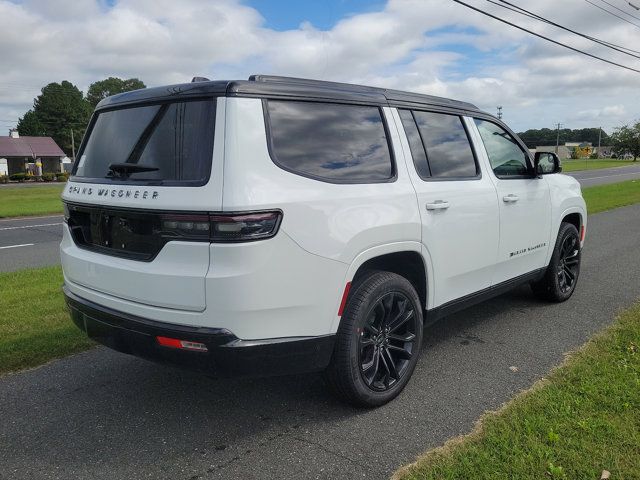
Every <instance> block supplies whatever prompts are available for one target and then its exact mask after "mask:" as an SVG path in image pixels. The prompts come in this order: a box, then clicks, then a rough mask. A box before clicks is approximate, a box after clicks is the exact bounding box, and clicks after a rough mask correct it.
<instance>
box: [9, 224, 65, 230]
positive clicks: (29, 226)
mask: <svg viewBox="0 0 640 480" xmlns="http://www.w3.org/2000/svg"><path fill="white" fill-rule="evenodd" d="M55 225H62V222H60V223H41V224H40V225H22V226H20V227H2V228H0V231H1V230H18V229H20V228H36V227H53V226H55Z"/></svg>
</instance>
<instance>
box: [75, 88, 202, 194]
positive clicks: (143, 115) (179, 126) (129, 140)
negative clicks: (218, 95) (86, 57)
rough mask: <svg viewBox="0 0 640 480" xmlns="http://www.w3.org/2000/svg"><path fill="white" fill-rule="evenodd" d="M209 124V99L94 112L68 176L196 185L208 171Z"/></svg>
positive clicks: (200, 182)
mask: <svg viewBox="0 0 640 480" xmlns="http://www.w3.org/2000/svg"><path fill="white" fill-rule="evenodd" d="M214 120H215V101H214V100H213V99H207V100H194V101H183V102H174V103H162V104H156V105H145V106H138V107H128V108H120V109H117V110H109V111H105V112H99V113H98V114H97V117H96V118H95V121H94V122H93V126H92V128H91V130H90V132H89V134H88V137H87V141H86V144H85V146H84V148H83V150H82V151H81V152H79V160H78V162H77V164H76V166H75V171H74V175H75V176H76V177H86V178H91V179H105V178H106V179H111V180H113V181H118V182H120V181H132V182H145V181H149V182H153V183H161V184H162V185H172V184H173V185H184V184H187V185H188V184H200V185H201V184H203V183H205V182H206V181H207V180H208V179H209V175H210V172H211V161H212V155H213V133H214V132H213V128H214Z"/></svg>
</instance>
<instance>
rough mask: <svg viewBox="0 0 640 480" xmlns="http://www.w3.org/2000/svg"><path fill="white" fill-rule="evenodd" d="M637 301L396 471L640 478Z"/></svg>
mask: <svg viewBox="0 0 640 480" xmlns="http://www.w3.org/2000/svg"><path fill="white" fill-rule="evenodd" d="M638 425H640V304H639V305H636V306H635V307H633V308H631V309H629V310H628V311H626V312H624V313H623V314H622V315H620V317H619V318H618V319H617V321H616V322H615V324H614V325H613V326H611V327H610V328H608V329H606V330H605V331H604V332H602V333H600V334H598V335H596V336H595V337H594V338H593V339H591V340H590V341H589V342H588V343H587V344H586V345H585V346H583V347H582V348H581V349H579V350H578V351H577V352H575V353H573V354H572V355H570V356H569V357H568V358H567V360H566V361H565V362H564V364H563V365H562V366H561V367H559V368H557V369H555V370H554V371H553V372H552V373H551V375H550V376H549V377H548V378H547V379H544V380H542V381H539V382H538V383H536V384H535V385H534V386H533V388H531V389H530V390H529V391H526V392H523V393H521V394H520V395H518V396H517V397H516V398H515V399H514V400H513V401H511V402H509V403H508V404H507V405H506V406H505V407H503V408H502V409H501V410H499V411H498V412H492V413H487V414H485V415H484V416H483V417H482V418H481V420H480V421H479V422H478V424H477V425H476V428H475V430H474V432H473V433H471V434H470V435H468V436H465V437H460V438H457V439H453V440H451V441H449V442H447V443H446V444H445V445H444V446H443V447H440V448H437V449H435V450H432V451H430V452H427V453H426V454H425V455H424V456H422V457H421V458H419V459H418V460H417V462H416V463H414V464H412V465H410V466H408V467H405V468H404V469H402V470H400V471H398V472H397V473H396V475H395V478H396V479H402V480H414V479H424V480H427V479H459V478H474V479H492V480H493V479H497V478H519V479H540V478H555V479H567V478H594V479H595V478H600V475H601V472H602V471H603V470H607V471H609V472H611V478H637V477H638V474H639V472H640V455H639V454H638V452H639V451H638V445H640V429H638Z"/></svg>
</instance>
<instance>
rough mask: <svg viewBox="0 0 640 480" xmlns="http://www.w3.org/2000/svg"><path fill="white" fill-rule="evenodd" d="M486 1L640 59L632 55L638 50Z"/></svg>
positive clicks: (517, 9) (519, 9)
mask: <svg viewBox="0 0 640 480" xmlns="http://www.w3.org/2000/svg"><path fill="white" fill-rule="evenodd" d="M487 1H488V2H489V3H492V4H494V5H498V6H500V7H502V8H506V9H507V10H511V11H512V12H516V13H519V14H521V15H524V16H527V17H529V18H533V19H535V20H539V21H541V22H544V23H547V24H549V25H553V26H554V27H558V28H560V29H562V30H566V31H568V32H571V33H573V34H575V35H578V36H580V37H583V38H586V39H587V40H591V41H592V42H595V43H597V44H600V45H602V46H605V47H607V48H611V49H612V50H616V51H618V52H621V53H624V54H625V55H629V56H631V57H634V58H640V55H634V53H638V54H640V51H638V50H633V49H631V48H627V47H624V46H622V45H616V44H615V43H611V42H607V41H606V40H601V39H599V38H596V37H592V36H591V35H586V34H584V33H580V32H577V31H575V30H572V29H571V28H568V27H565V26H564V25H560V24H558V23H556V22H553V21H551V20H549V19H548V18H545V17H542V16H540V15H538V14H536V13H533V12H530V11H529V10H526V9H524V8H522V7H519V6H517V5H514V4H512V3H509V2H507V1H506V0H500V2H501V3H497V2H495V1H494V0H487ZM502 3H504V4H505V5H502ZM629 52H633V53H629Z"/></svg>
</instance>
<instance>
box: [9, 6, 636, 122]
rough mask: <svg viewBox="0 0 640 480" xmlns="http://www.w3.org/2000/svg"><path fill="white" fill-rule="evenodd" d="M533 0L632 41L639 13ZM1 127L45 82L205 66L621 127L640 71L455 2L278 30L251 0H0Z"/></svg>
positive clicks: (524, 117)
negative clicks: (622, 15)
mask: <svg viewBox="0 0 640 480" xmlns="http://www.w3.org/2000/svg"><path fill="white" fill-rule="evenodd" d="M470 1H472V3H474V4H475V5H478V6H479V7H482V8H486V9H488V10H490V11H492V12H494V13H495V14H497V15H500V16H504V17H508V18H510V19H511V20H513V21H515V22H517V23H518V24H521V25H523V26H525V27H526V28H530V29H532V30H535V31H537V32H540V33H542V34H545V35H548V36H551V37H553V38H556V39H558V40H559V41H563V42H567V43H571V44H572V45H575V46H576V47H578V48H584V49H588V50H589V51H591V52H593V53H595V54H598V55H604V56H606V57H607V58H611V59H613V60H615V61H619V62H621V63H625V64H628V65H631V66H636V67H638V68H640V62H639V61H637V60H636V59H633V58H630V57H628V56H625V55H622V54H620V53H616V52H613V51H611V50H608V49H605V48H604V47H597V46H594V45H593V44H592V43H591V42H588V41H586V40H584V39H580V38H578V37H575V36H573V35H571V34H568V33H566V32H563V31H561V30H558V29H556V28H554V27H552V26H549V25H543V24H540V23H539V22H536V21H535V20H533V19H530V18H526V17H522V16H517V15H516V14H514V13H512V12H508V11H506V10H503V9H500V8H499V7H496V6H491V5H490V4H488V3H480V2H478V1H473V0H470ZM529 8H531V9H532V10H535V12H536V13H539V14H540V15H543V16H547V17H549V18H553V19H555V20H556V21H558V22H559V23H563V24H566V25H567V26H570V27H572V28H574V29H576V30H580V31H588V33H589V34H591V35H593V36H597V37H601V38H603V39H606V40H608V41H611V42H615V43H618V44H623V45H628V46H633V45H634V39H635V38H636V37H637V35H636V31H635V30H634V27H633V26H632V25H628V24H625V23H622V22H621V21H619V20H617V19H615V18H614V17H610V16H607V15H603V12H601V11H600V10H597V9H595V8H592V7H590V6H589V5H587V4H585V5H584V6H582V5H581V6H580V8H576V6H575V4H570V2H558V1H557V0H539V1H538V2H535V3H534V4H532V6H531V7H529ZM0 18H2V19H3V24H4V25H8V26H10V27H11V28H2V29H0V45H3V48H2V49H0V65H2V66H3V68H2V69H0V119H1V120H2V121H4V122H5V123H0V128H3V126H7V125H8V123H6V121H7V120H16V119H17V118H18V117H19V116H21V115H23V114H24V112H25V111H26V110H27V109H28V108H29V107H30V104H31V102H32V100H33V97H34V96H35V95H37V94H38V92H39V89H40V88H41V87H42V86H43V85H45V84H47V83H49V82H53V81H58V82H59V81H61V80H64V79H66V80H69V81H71V82H73V83H75V84H76V85H77V86H78V87H80V88H81V89H83V90H86V88H87V87H88V85H89V84H90V83H92V82H94V81H96V80H100V79H103V78H106V77H108V76H110V75H115V76H120V77H138V78H140V79H142V80H143V81H145V82H146V83H147V84H148V85H161V84H166V83H176V82H183V81H189V79H190V78H191V77H192V76H194V75H205V76H209V77H210V78H246V76H248V75H249V74H251V73H273V74H281V75H295V76H305V77H313V78H322V79H327V80H338V81H347V82H349V81H351V82H361V83H367V84H372V85H380V86H386V87H392V88H399V89H406V90H413V91H419V92H423V93H430V94H434V95H442V96H451V97H454V98H459V99H462V100H466V101H470V102H472V103H476V104H477V105H479V106H480V107H481V108H484V109H487V110H489V111H491V112H494V111H495V107H496V106H497V105H502V106H503V111H504V115H505V119H506V120H507V121H508V122H509V123H510V124H511V125H512V126H513V127H514V128H515V129H517V130H520V129H525V128H539V127H543V126H549V125H551V124H553V123H555V122H563V123H565V124H567V125H568V126H571V127H574V128H577V127H584V126H592V125H593V122H596V121H597V122H599V123H601V124H602V125H603V126H604V127H605V128H607V129H611V128H612V127H614V126H616V125H619V124H620V123H624V122H629V121H631V120H633V119H634V117H637V116H638V114H637V112H638V109H639V107H640V96H638V95H637V85H638V80H639V79H640V77H639V76H638V75H639V74H636V73H633V72H628V71H624V70H622V69H617V68H616V67H612V66H607V65H605V64H602V63H600V62H597V61H596V60H593V59H589V58H587V57H584V56H580V55H577V54H574V53H572V52H570V51H568V50H565V49H562V48H560V47H558V46H556V45H552V44H549V43H547V42H544V41H543V40H538V39H535V38H533V37H531V36H529V35H527V34H525V33H523V32H520V31H518V30H516V29H514V28H511V27H508V26H506V25H503V24H500V23H498V22H497V21H495V20H491V19H489V18H487V17H484V16H482V15H480V14H478V13H476V12H473V11H471V10H468V9H466V8H464V7H462V6H460V5H457V4H455V3H453V2H442V1H440V0H390V1H389V2H388V3H387V4H386V5H385V6H384V8H383V9H382V10H380V11H375V12H367V13H361V14H354V15H351V16H348V17H346V18H343V19H341V20H339V21H338V22H337V23H336V24H335V25H334V26H333V27H332V28H330V29H328V30H322V29H319V28H317V27H316V26H314V25H313V23H312V21H313V19H308V20H307V21H302V22H301V24H300V26H299V27H298V28H295V29H291V30H286V31H276V30H273V29H270V28H268V27H267V26H266V22H265V20H264V18H263V16H262V14H261V13H260V12H259V11H258V10H256V9H254V8H252V7H250V6H247V5H245V4H243V3H242V2H241V1H240V0H217V1H215V2H214V1H206V2H204V1H201V0H182V1H180V2H175V1H169V0H120V1H117V2H115V3H112V2H106V0H101V1H93V0H55V1H53V0H24V1H23V2H11V1H8V0H0Z"/></svg>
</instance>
